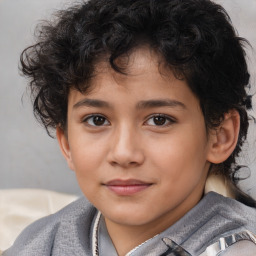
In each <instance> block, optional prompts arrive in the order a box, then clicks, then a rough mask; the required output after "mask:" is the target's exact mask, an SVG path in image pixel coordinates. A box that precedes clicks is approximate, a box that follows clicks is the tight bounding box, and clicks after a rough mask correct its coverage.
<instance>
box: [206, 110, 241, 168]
mask: <svg viewBox="0 0 256 256" xmlns="http://www.w3.org/2000/svg"><path fill="white" fill-rule="evenodd" d="M239 130H240V115H239V113H238V112H237V111H236V110H234V109H232V110H230V111H229V112H228V113H226V114H225V115H224V120H223V121H222V123H221V124H220V126H219V127H218V128H217V129H216V130H213V131H211V134H210V150H209V153H208V158H207V160H208V161H209V162H210V163H214V164H219V163H222V162H224V161H225V160H226V159H227V158H228V157H229V156H230V155H231V154H232V152H233V151H234V149H235V147H236V144H237V140H238V135H239Z"/></svg>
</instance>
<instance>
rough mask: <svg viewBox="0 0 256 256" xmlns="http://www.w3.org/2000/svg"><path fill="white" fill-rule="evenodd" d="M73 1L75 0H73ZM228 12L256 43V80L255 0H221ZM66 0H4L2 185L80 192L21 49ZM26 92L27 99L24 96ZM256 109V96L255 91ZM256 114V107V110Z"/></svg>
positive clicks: (0, 16) (253, 58) (255, 128)
mask: <svg viewBox="0 0 256 256" xmlns="http://www.w3.org/2000/svg"><path fill="white" fill-rule="evenodd" d="M71 2H72V1H71ZM216 2H219V3H221V4H223V5H224V7H225V8H226V9H227V11H228V12H229V14H230V16H231V18H232V20H233V23H234V25H235V26H236V28H237V30H238V31H239V34H240V35H241V36H243V37H246V38H247V39H248V40H249V41H250V42H251V44H252V45H253V47H254V50H250V49H249V51H248V54H249V55H250V61H249V65H250V69H251V72H252V73H253V78H252V79H251V83H252V84H253V86H254V87H253V88H252V91H251V92H252V93H254V92H255V88H256V86H255V84H256V78H255V77H256V71H255V70H256V69H255V66H256V53H255V51H256V32H255V31H256V0H216ZM67 5H68V1H67V0H0V189H6V188H43V189H51V190H55V191H59V192H66V193H75V194H80V190H79V188H78V185H77V184H76V181H75V175H74V173H73V172H72V171H70V170H69V169H68V167H67V165H66V162H65V160H64V158H63V157H62V156H61V153H60V152H59V149H58V146H57V141H56V140H54V139H51V138H50V137H48V135H47V134H46V132H45V131H44V129H43V128H42V127H41V126H40V125H39V124H38V123H37V122H36V121H35V119H34V117H33V114H32V107H31V104H30V100H29V97H28V94H26V91H25V88H26V80H25V79H24V78H22V77H20V76H19V71H18V62H19V55H20V53H21V51H22V50H23V49H24V48H25V47H26V46H28V45H30V44H31V43H32V42H33V30H34V27H35V25H36V24H37V22H38V20H41V19H47V18H48V17H50V14H51V13H52V12H53V10H54V9H59V8H63V7H65V6H67ZM22 98H23V100H22ZM254 105H255V109H256V99H255V97H254ZM252 114H253V115H254V116H256V112H255V111H254V112H252ZM255 138H256V125H253V124H252V125H251V128H250V134H249V142H250V143H249V144H246V146H245V152H244V154H243V158H242V159H243V161H241V162H242V163H244V164H246V165H249V167H250V168H251V172H252V176H251V178H250V179H248V180H247V181H246V182H242V183H241V185H242V187H243V188H244V189H245V190H247V191H248V190H249V192H250V194H253V196H254V197H255V198H256V186H255V181H256V157H255V149H256V139H255Z"/></svg>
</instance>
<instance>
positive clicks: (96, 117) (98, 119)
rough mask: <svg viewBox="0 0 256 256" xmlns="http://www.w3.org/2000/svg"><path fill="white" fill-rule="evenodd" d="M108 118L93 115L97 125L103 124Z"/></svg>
mask: <svg viewBox="0 0 256 256" xmlns="http://www.w3.org/2000/svg"><path fill="white" fill-rule="evenodd" d="M105 120H106V118H104V117H103V116H95V117H93V123H94V124H95V125H96V126H100V125H103V124H104V123H105Z"/></svg>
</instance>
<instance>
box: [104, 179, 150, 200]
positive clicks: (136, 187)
mask: <svg viewBox="0 0 256 256" xmlns="http://www.w3.org/2000/svg"><path fill="white" fill-rule="evenodd" d="M104 185H105V186H106V187H107V188H108V189H109V190H110V191H111V192H114V193H115V194H117V195H119V196H130V195H133V194H137V193H139V192H142V191H144V190H145V189H147V188H149V187H150V186H151V185H152V183H147V182H144V181H141V180H134V179H130V180H111V181H109V182H107V183H106V184H104Z"/></svg>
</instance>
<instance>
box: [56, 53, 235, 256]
mask: <svg viewBox="0 0 256 256" xmlns="http://www.w3.org/2000/svg"><path fill="white" fill-rule="evenodd" d="M159 63H160V58H159V57H158V55H157V54H156V53H154V52H152V51H150V50H149V49H148V48H139V49H137V50H136V51H134V52H133V53H132V54H131V55H130V58H129V63H128V66H127V71H128V75H122V74H118V73H115V72H114V71H113V70H112V69H111V68H110V67H108V65H107V64H104V63H101V64H100V65H99V66H98V71H100V72H98V73H97V75H96V76H95V77H94V78H93V80H92V81H91V84H92V87H91V90H90V92H88V93H85V94H82V93H80V92H78V91H75V90H71V91H70V94H69V98H68V117H67V121H68V126H67V131H66V132H64V131H63V130H61V129H60V128H59V129H58V130H57V137H58V140H59V143H60V147H61V150H62V152H63V154H64V156H65V158H66V160H67V162H68V164H69V167H70V168H71V169H72V170H74V171H75V173H76V176H77V180H78V183H79V185H80V187H81V190H82V191H83V193H84V194H85V196H86V197H87V198H88V199H89V200H90V201H91V203H92V204H93V205H94V206H95V207H96V208H97V209H98V210H99V211H101V213H102V214H103V216H104V218H105V221H106V225H107V229H108V232H109V235H110V237H111V239H112V241H113V244H114V245H115V247H116V250H117V252H118V254H119V255H125V254H126V253H127V252H128V251H130V250H131V249H133V248H134V247H135V246H137V245H139V244H140V243H142V242H144V241H145V240H147V239H149V238H151V237H152V236H154V235H156V234H158V233H160V232H161V231H163V230H165V229H166V228H168V227H169V226H171V225H172V224H173V223H174V222H176V221H177V220H178V219H180V218H181V217H182V216H183V215H184V214H186V213H187V212H188V211H189V210H190V209H191V208H193V207H194V206H195V205H196V204H197V203H198V201H199V200H200V199H201V197H202V195H203V190H204V186H205V181H206V178H207V174H208V170H209V167H210V162H213V161H215V162H218V161H222V159H220V158H218V156H219V155H221V157H222V158H223V159H224V158H225V157H226V156H224V155H223V153H222V154H220V153H219V151H218V149H219V146H218V145H219V143H218V136H217V135H216V133H207V132H206V128H205V122H204V117H203V115H202V112H201V109H200V106H199V101H198V99H197V98H196V96H195V95H194V94H193V93H192V92H191V90H190V89H189V87H188V85H187V84H186V82H185V81H183V80H177V79H176V78H175V77H174V75H173V74H172V72H171V71H170V70H169V69H167V68H165V67H164V66H162V65H160V64H159ZM156 103H157V104H156ZM159 115H161V116H160V117H159ZM97 119H98V120H97ZM228 120H231V123H233V121H232V120H233V119H232V118H230V117H228ZM224 129H225V127H224V128H222V130H221V131H222V134H225V130H224ZM220 138H221V143H222V142H224V143H226V141H227V140H226V139H225V136H224V137H223V136H222V135H221V137H220ZM223 138H224V139H223ZM222 149H223V147H222ZM218 154H219V155H218ZM228 154H229V152H227V155H228ZM216 159H217V160H216ZM113 180H114V183H115V182H117V183H118V182H120V180H121V181H122V182H124V183H126V182H128V183H129V181H131V180H132V181H134V180H136V182H137V183H142V184H135V185H134V184H133V185H131V184H128V186H124V185H121V186H110V185H109V184H112V183H113ZM136 182H135V183H136ZM112 185H113V184H112ZM114 185H116V184H114ZM119 185H120V184H119ZM125 185H127V184H125Z"/></svg>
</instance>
